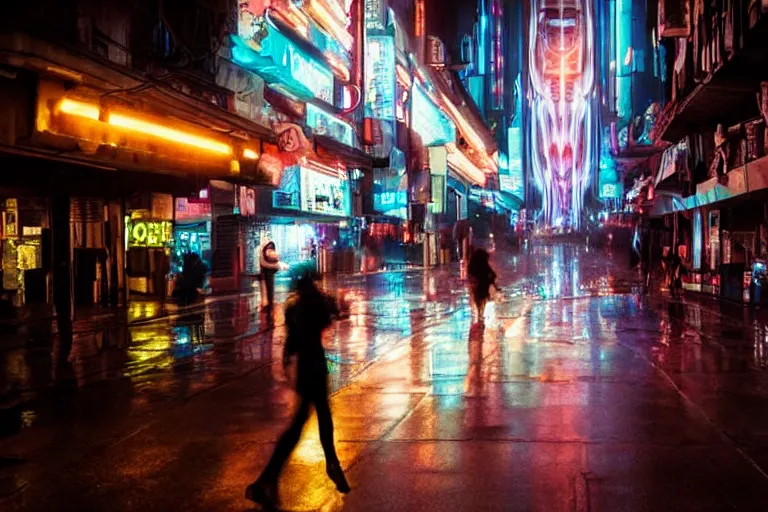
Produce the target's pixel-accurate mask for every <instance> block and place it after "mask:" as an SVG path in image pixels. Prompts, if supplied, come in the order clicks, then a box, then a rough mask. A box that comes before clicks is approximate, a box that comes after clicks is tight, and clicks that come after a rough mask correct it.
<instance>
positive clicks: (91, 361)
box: [0, 245, 768, 511]
mask: <svg viewBox="0 0 768 512" xmlns="http://www.w3.org/2000/svg"><path fill="white" fill-rule="evenodd" d="M492 264H493V265H494V266H495V267H496V269H497V270H498V273H499V275H500V286H501V289H502V293H501V296H500V297H499V298H498V299H497V301H496V302H495V303H494V304H491V305H490V306H489V308H488V310H487V314H486V321H485V325H484V327H480V326H478V325H473V320H472V317H471V313H470V307H469V299H468V295H467V292H466V287H465V283H464V282H463V281H462V279H461V278H460V276H459V271H458V268H457V267H447V268H441V269H438V270H433V271H421V270H415V271H406V272H393V273H388V274H377V275H371V276H364V277H363V276H340V277H335V278H333V279H327V280H326V281H325V283H324V286H325V287H326V288H327V289H328V290H330V291H333V292H334V293H344V294H346V296H347V297H348V299H349V300H350V303H351V311H350V313H351V314H350V316H349V318H348V319H345V320H343V321H340V322H338V323H337V324H336V325H335V326H334V327H332V328H331V329H330V330H329V331H328V332H327V336H328V339H327V345H326V346H327V347H328V358H329V362H328V364H329V368H330V371H331V381H332V389H333V396H332V399H331V406H332V409H333V415H334V421H335V427H336V444H337V449H338V451H339V456H340V458H341V461H342V465H343V467H344V468H345V470H346V471H347V476H348V478H349V481H350V484H351V486H352V492H351V493H350V494H349V495H348V496H341V495H339V494H338V493H337V492H336V491H335V489H334V487H333V485H332V483H331V482H330V481H329V480H328V479H327V477H326V476H325V470H324V461H323V452H322V449H321V447H320V443H319V440H318V433H317V427H316V423H315V422H314V420H312V421H310V423H309V425H308V427H307V429H306V431H305V432H304V435H303V438H302V441H301V443H300V445H299V448H298V449H297V451H296V452H295V453H294V455H293V457H292V459H291V461H290V462H289V465H288V467H287V468H286V471H285V473H284V475H283V476H284V478H283V480H282V481H281V487H280V495H281V509H284V510H296V511H299V510H300V511H311V510H324V511H326V510H327V511H336V510H350V511H388V510H391V511H417V510H425V511H427V510H435V511H452V510H457V511H463V510H468V511H469V510H499V511H507V510H520V511H574V510H575V511H616V510H648V511H656V510H696V511H699V510H730V509H736V510H755V511H759V510H766V503H768V474H767V473H768V374H767V373H766V368H767V367H768V331H766V324H765V323H764V322H763V321H762V320H761V318H762V317H761V316H760V314H759V313H757V314H755V313H752V312H750V311H749V310H746V309H744V308H742V307H741V306H738V305H732V304H724V303H719V302H717V301H714V300H706V299H703V298H698V297H686V298H685V299H684V300H683V301H671V300H670V299H669V298H668V297H667V296H666V295H660V294H652V295H651V296H649V297H643V296H641V295H639V294H638V293H637V292H638V287H637V286H636V282H637V281H638V277H639V276H638V275H636V274H633V273H631V272H629V271H628V270H627V269H626V264H625V262H624V260H623V259H622V258H618V257H616V258H614V257H612V256H611V255H608V254H605V253H603V252H594V251H592V252H590V251H588V250H587V249H586V248H584V247H581V246H574V245H551V246H536V247H533V248H531V249H530V250H528V251H521V252H519V253H496V254H494V255H493V258H492ZM284 296H285V292H283V293H282V294H281V297H284ZM257 306H258V297H256V296H254V295H241V296H232V297H218V298H214V299H210V301H209V302H208V303H207V304H204V305H201V306H197V307H192V308H188V309H184V308H181V309H178V308H173V307H167V308H166V309H164V310H163V314H162V315H159V316H158V315H157V311H156V309H157V308H163V307H164V306H161V305H157V304H154V303H150V302H148V303H143V304H141V305H136V306H134V308H133V309H132V310H131V311H130V313H129V316H130V317H131V318H130V320H132V323H129V324H128V325H124V324H120V325H116V326H110V327H106V328H104V329H100V328H97V327H93V326H91V328H89V329H84V330H83V331H82V332H79V333H78V334H77V335H76V339H75V346H74V349H73V352H72V357H71V359H72V367H73V371H74V380H75V382H76V385H75V386H70V387H65V388H63V389H61V388H57V387H54V386H51V385H50V384H51V383H50V375H51V373H52V371H53V368H52V366H53V365H52V363H51V352H52V348H53V349H54V350H55V346H56V343H55V339H54V338H55V336H53V337H52V338H51V339H49V340H47V342H46V340H45V339H44V338H42V337H36V338H35V340H34V342H33V343H21V342H19V340H18V339H10V341H8V342H6V343H5V344H4V345H0V363H1V364H2V375H1V376H0V390H3V391H5V392H6V393H10V395H12V396H15V397H17V401H18V403H20V404H21V405H20V407H21V409H22V411H21V415H20V418H19V420H20V421H19V424H18V425H16V426H15V428H14V426H9V425H5V426H4V428H3V429H2V430H3V431H4V433H3V437H2V438H0V510H2V511H6V510H9V511H10V510H35V511H37V510H40V511H43V510H72V511H84V510H110V511H135V510H142V511H150V510H158V511H160V510H185V511H192V510H194V511H198V510H199V511H218V510H227V511H229V510H254V507H253V506H252V505H251V504H250V502H248V501H246V500H244V499H243V491H244V489H245V486H246V485H247V484H249V483H250V482H252V481H253V480H254V479H255V478H256V477H257V476H258V474H259V473H260V471H261V470H262V469H263V467H264V465H265V463H266V461H267V459H268V457H269V456H270V454H271V452H272V450H273V448H274V443H275V441H276V439H277V438H278V436H279V435H280V433H281V432H282V431H283V429H284V428H285V427H286V426H287V424H288V422H289V421H290V418H291V414H292V408H293V406H294V405H295V402H296V398H295V396H294V393H293V391H292V389H291V387H290V385H289V380H288V379H287V378H286V376H285V375H284V372H283V369H282V365H281V363H280V360H281V356H282V348H283V340H284V336H285V332H284V329H283V328H282V318H281V312H280V311H277V312H276V320H275V327H274V328H271V327H270V326H269V323H268V322H267V321H266V319H265V318H264V317H262V316H261V313H260V312H259V310H258V307H257ZM150 310H151V311H150ZM97 323H98V322H97Z"/></svg>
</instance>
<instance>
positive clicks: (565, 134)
mask: <svg viewBox="0 0 768 512" xmlns="http://www.w3.org/2000/svg"><path fill="white" fill-rule="evenodd" d="M534 6H535V9H532V11H531V19H530V25H529V32H530V38H529V48H528V51H529V61H530V63H531V70H530V89H531V95H530V102H531V127H530V128H531V141H532V146H531V147H532V151H531V167H532V171H533V178H534V182H535V184H536V186H537V188H538V189H539V191H540V193H541V196H542V215H543V221H544V223H545V224H546V225H547V226H556V227H570V228H573V229H578V228H579V226H580V224H581V212H582V208H583V202H584V194H585V192H586V189H587V185H588V184H589V180H590V177H591V174H592V173H591V163H592V159H593V158H592V155H593V154H594V150H595V135H594V133H593V132H594V130H593V126H592V123H593V117H594V115H595V112H594V107H593V103H592V102H591V101H590V96H591V94H592V90H593V86H594V62H595V54H594V53H595V50H594V46H593V41H594V33H593V13H592V6H591V4H590V2H589V1H586V0H536V2H535V4H534Z"/></svg>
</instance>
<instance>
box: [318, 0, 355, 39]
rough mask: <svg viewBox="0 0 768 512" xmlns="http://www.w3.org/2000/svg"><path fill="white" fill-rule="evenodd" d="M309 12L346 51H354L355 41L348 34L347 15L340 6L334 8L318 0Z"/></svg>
mask: <svg viewBox="0 0 768 512" xmlns="http://www.w3.org/2000/svg"><path fill="white" fill-rule="evenodd" d="M334 7H335V8H334ZM309 12H310V13H311V14H312V16H313V17H314V18H315V19H317V20H318V21H319V22H320V24H321V25H323V26H324V27H325V29H326V30H328V31H329V32H331V34H332V35H333V36H334V37H335V38H336V40H337V41H338V42H339V43H341V45H342V46H343V47H344V48H345V49H347V50H350V49H352V44H353V43H354V39H353V38H352V35H351V34H350V33H349V32H347V26H346V25H347V24H348V20H347V15H346V13H345V12H343V10H342V9H339V8H338V6H332V5H328V4H326V3H324V2H320V1H318V0H312V1H311V2H310V3H309Z"/></svg>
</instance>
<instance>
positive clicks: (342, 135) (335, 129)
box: [307, 103, 355, 147]
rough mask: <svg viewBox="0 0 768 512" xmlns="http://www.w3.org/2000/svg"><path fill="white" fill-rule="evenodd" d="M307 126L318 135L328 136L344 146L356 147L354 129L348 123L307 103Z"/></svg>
mask: <svg viewBox="0 0 768 512" xmlns="http://www.w3.org/2000/svg"><path fill="white" fill-rule="evenodd" d="M307 125H308V126H310V127H311V128H312V131H313V132H314V133H316V134H318V135H327V136H328V137H330V138H332V139H334V140H337V141H339V142H341V143H342V144H346V145H347V146H350V147H355V130H354V128H352V126H351V125H350V124H349V123H347V122H346V121H343V120H342V119H339V118H338V117H336V116H334V115H333V114H330V113H328V112H326V111H325V110H323V109H321V108H318V107H316V106H314V105H312V104H311V103H307Z"/></svg>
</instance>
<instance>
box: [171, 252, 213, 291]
mask: <svg viewBox="0 0 768 512" xmlns="http://www.w3.org/2000/svg"><path fill="white" fill-rule="evenodd" d="M207 272H208V267H206V265H205V263H203V260H202V259H201V258H200V256H198V255H197V254H195V253H187V254H185V255H184V257H183V266H182V269H181V275H180V276H179V277H178V279H177V282H176V286H175V287H174V289H173V296H174V297H175V298H177V299H180V300H182V301H183V302H192V301H194V300H195V299H196V298H197V297H198V295H199V290H200V289H202V288H203V286H204V285H205V274H206V273H207Z"/></svg>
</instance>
